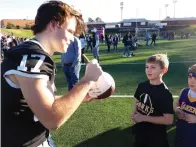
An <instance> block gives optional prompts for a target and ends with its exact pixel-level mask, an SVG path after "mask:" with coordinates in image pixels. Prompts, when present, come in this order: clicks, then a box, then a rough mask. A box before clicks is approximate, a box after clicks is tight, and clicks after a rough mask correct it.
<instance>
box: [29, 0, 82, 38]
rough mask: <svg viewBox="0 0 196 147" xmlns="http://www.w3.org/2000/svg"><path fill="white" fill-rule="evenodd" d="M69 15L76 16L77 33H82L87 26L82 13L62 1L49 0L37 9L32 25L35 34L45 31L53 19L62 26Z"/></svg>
mask: <svg viewBox="0 0 196 147" xmlns="http://www.w3.org/2000/svg"><path fill="white" fill-rule="evenodd" d="M68 17H75V19H76V22H77V26H76V33H77V34H80V33H81V32H82V31H83V30H84V28H85V24H84V20H83V18H82V14H81V13H80V12H78V11H76V10H75V9H74V8H72V7H71V6H69V5H68V4H66V3H64V2H62V1H58V0H50V1H47V2H45V3H43V4H42V5H41V6H40V7H39V8H38V10H37V15H36V17H35V24H34V25H33V26H32V31H33V34H34V35H35V34H37V33H41V32H42V31H44V30H45V29H46V26H47V25H48V24H49V23H50V22H51V21H55V22H57V23H58V24H59V25H60V26H61V25H62V24H63V23H64V22H65V21H66V20H67V18H68Z"/></svg>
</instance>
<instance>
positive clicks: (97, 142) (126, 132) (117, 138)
mask: <svg viewBox="0 0 196 147" xmlns="http://www.w3.org/2000/svg"><path fill="white" fill-rule="evenodd" d="M167 131H168V141H169V145H170V147H174V140H175V133H176V128H175V125H173V126H172V127H171V128H168V129H167ZM133 142H134V136H133V135H132V127H128V128H126V129H123V130H121V129H120V128H114V129H111V130H109V131H106V132H104V133H102V134H99V135H97V136H95V137H92V138H90V139H88V140H85V141H83V142H81V143H79V144H77V145H75V146H74V147H133V146H134V144H133Z"/></svg>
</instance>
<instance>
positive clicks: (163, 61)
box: [146, 54, 169, 69]
mask: <svg viewBox="0 0 196 147" xmlns="http://www.w3.org/2000/svg"><path fill="white" fill-rule="evenodd" d="M150 62H153V63H157V64H159V65H160V67H161V69H164V68H168V67H169V60H168V57H167V55H166V54H155V55H152V56H150V57H149V58H148V59H147V60H146V63H150Z"/></svg>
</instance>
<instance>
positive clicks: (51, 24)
mask: <svg viewBox="0 0 196 147" xmlns="http://www.w3.org/2000/svg"><path fill="white" fill-rule="evenodd" d="M48 25H49V29H50V32H53V31H54V29H55V27H57V22H56V21H53V20H52V21H51V22H50V23H49V24H48Z"/></svg>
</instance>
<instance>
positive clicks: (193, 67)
mask: <svg viewBox="0 0 196 147" xmlns="http://www.w3.org/2000/svg"><path fill="white" fill-rule="evenodd" d="M188 72H193V73H196V64H194V65H192V66H191V67H190V68H189V70H188Z"/></svg>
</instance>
